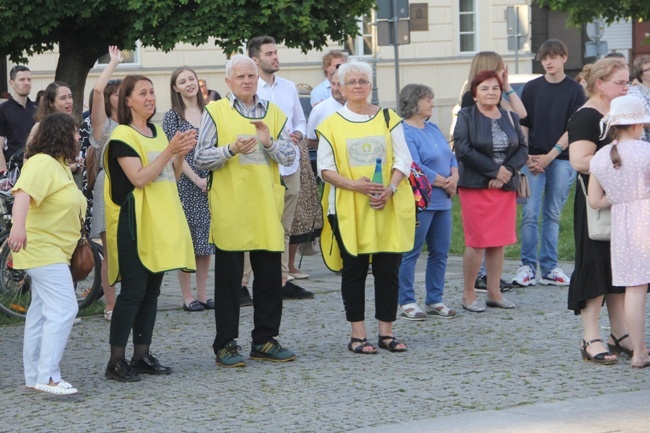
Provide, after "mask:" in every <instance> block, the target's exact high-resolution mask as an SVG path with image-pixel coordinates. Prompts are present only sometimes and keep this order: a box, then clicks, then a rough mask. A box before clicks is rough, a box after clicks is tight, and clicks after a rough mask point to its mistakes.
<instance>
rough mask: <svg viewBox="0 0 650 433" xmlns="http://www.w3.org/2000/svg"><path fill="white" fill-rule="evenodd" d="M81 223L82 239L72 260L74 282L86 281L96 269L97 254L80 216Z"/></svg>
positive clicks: (71, 267)
mask: <svg viewBox="0 0 650 433" xmlns="http://www.w3.org/2000/svg"><path fill="white" fill-rule="evenodd" d="M79 221H80V222H81V237H80V238H79V241H77V246H76V247H75V249H74V252H73V253H72V257H71V258H70V273H71V274H72V281H81V280H85V279H86V277H87V276H88V274H90V271H92V270H93V268H94V267H95V254H94V253H93V249H92V247H91V246H90V242H89V241H88V236H87V235H86V228H85V227H84V222H83V219H82V218H81V215H80V216H79Z"/></svg>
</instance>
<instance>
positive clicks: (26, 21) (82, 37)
mask: <svg viewBox="0 0 650 433" xmlns="http://www.w3.org/2000/svg"><path fill="white" fill-rule="evenodd" d="M374 4H375V2H374V0H357V1H347V0H331V1H327V2H324V1H317V0H156V1H155V2H154V1H151V0H0V22H2V23H3V26H2V27H3V28H2V32H0V54H2V55H7V56H9V58H10V59H11V60H12V61H14V62H24V61H25V60H26V57H27V56H29V55H33V54H40V53H43V52H45V51H49V50H52V49H53V48H54V47H55V45H57V44H58V48H59V60H58V63H57V67H56V73H55V79H57V80H61V81H64V82H67V83H69V84H70V85H71V86H72V91H73V97H74V99H75V100H76V101H82V100H83V95H84V86H85V81H86V77H87V75H88V72H89V71H90V69H91V68H92V67H93V65H94V64H95V61H96V60H97V59H98V58H99V57H101V56H102V55H103V54H105V53H106V49H107V47H108V45H117V46H119V47H120V48H123V49H132V48H134V47H135V43H136V41H137V40H140V41H141V42H142V44H143V45H144V46H152V47H155V48H157V49H161V50H163V51H165V52H168V51H170V50H172V49H173V48H174V46H175V45H176V44H177V43H190V44H193V45H199V44H203V43H206V42H208V39H209V38H210V37H213V38H215V44H216V45H218V46H220V47H221V48H223V50H224V51H225V52H226V53H234V52H236V51H238V50H240V49H241V46H242V44H243V43H244V42H245V41H247V40H248V39H250V38H251V37H254V36H258V35H260V34H268V35H271V36H273V37H275V39H276V40H277V41H278V42H279V43H283V44H285V45H286V46H289V47H294V48H301V49H302V50H303V51H307V50H310V49H314V48H321V47H323V46H324V45H325V44H326V43H327V41H328V38H330V39H332V40H334V41H343V40H344V39H345V38H346V37H347V36H348V35H356V34H358V28H357V23H356V18H355V17H358V16H361V15H363V14H365V13H367V12H368V11H370V9H371V8H372V7H374ZM81 108H82V104H79V103H78V104H75V114H76V115H77V116H79V115H80V113H81Z"/></svg>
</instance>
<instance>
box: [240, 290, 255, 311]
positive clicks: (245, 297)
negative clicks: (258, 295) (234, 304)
mask: <svg viewBox="0 0 650 433" xmlns="http://www.w3.org/2000/svg"><path fill="white" fill-rule="evenodd" d="M251 305H253V300H252V299H251V295H250V293H248V287H246V286H241V294H240V297H239V306H240V307H250V306H251Z"/></svg>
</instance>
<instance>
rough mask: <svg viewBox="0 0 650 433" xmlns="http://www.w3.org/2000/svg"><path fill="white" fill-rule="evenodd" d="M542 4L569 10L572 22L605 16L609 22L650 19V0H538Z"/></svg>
mask: <svg viewBox="0 0 650 433" xmlns="http://www.w3.org/2000/svg"><path fill="white" fill-rule="evenodd" d="M536 3H537V4H538V5H540V6H549V7H550V8H551V9H553V10H556V11H560V12H567V13H568V14H569V17H570V21H571V23H572V24H575V25H580V24H586V23H588V22H590V21H592V20H594V19H595V18H599V17H601V18H603V19H604V20H605V21H606V22H607V23H608V24H611V23H613V22H615V21H618V20H626V19H629V18H632V19H635V20H642V21H647V20H650V2H648V1H646V0H618V1H613V0H536Z"/></svg>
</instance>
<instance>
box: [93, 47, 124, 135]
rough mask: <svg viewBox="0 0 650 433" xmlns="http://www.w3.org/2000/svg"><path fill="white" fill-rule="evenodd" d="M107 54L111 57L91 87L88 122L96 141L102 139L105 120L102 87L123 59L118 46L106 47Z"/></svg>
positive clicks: (103, 87)
mask: <svg viewBox="0 0 650 433" xmlns="http://www.w3.org/2000/svg"><path fill="white" fill-rule="evenodd" d="M108 54H109V56H110V57H111V60H110V62H109V63H108V65H107V66H106V68H104V70H103V71H102V73H101V74H100V75H99V78H97V81H96V82H95V87H94V88H93V106H92V107H91V110H90V124H91V125H92V131H93V138H94V139H95V141H96V142H98V143H99V142H100V141H101V139H102V134H103V132H104V131H103V129H104V122H106V110H105V109H104V89H105V88H106V85H107V84H108V80H109V79H110V78H111V75H113V72H114V71H115V68H117V65H119V64H120V63H122V60H123V59H122V55H121V53H120V50H119V48H117V46H115V45H110V46H109V47H108Z"/></svg>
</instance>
